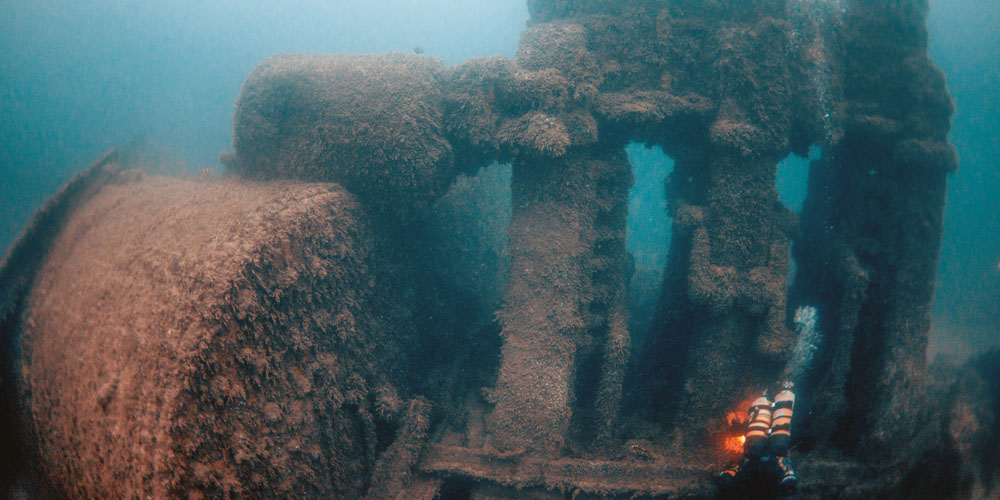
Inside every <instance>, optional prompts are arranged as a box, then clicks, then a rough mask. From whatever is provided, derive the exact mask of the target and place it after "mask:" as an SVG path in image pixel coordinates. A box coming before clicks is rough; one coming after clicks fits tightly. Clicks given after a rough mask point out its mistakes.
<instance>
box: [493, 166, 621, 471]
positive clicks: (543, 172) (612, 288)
mask: <svg viewBox="0 0 1000 500" xmlns="http://www.w3.org/2000/svg"><path fill="white" fill-rule="evenodd" d="M631 184H632V174H631V170H630V166H629V164H628V159H627V157H626V155H625V153H624V150H623V148H621V147H613V148H605V149H597V148H594V149H587V150H578V151H571V152H570V153H568V154H567V155H566V156H565V157H563V158H559V159H541V158H521V159H519V160H518V161H516V162H515V163H514V171H513V179H512V186H511V188H512V197H513V214H512V220H511V225H510V233H509V234H510V258H511V267H510V283H509V288H508V291H507V296H506V303H505V305H504V307H503V310H502V311H501V312H500V313H499V317H500V320H501V323H502V325H503V331H502V337H503V347H502V351H501V361H500V373H499V377H498V380H497V385H496V387H495V388H494V390H493V393H492V400H493V402H494V403H495V405H496V406H495V410H494V412H493V415H492V427H493V438H494V446H495V447H496V448H498V449H499V450H500V451H511V452H513V451H522V450H524V451H529V452H532V453H537V454H542V455H550V456H554V455H558V454H559V452H560V451H561V449H562V446H563V444H564V442H565V441H566V438H567V433H568V432H569V431H570V427H571V422H574V423H573V426H574V427H578V426H579V427H581V428H593V426H594V425H595V424H596V425H598V426H599V427H606V426H608V425H610V424H611V421H612V420H613V416H614V414H615V413H616V412H617V407H618V404H619V400H618V398H619V394H620V391H621V378H622V373H623V371H624V365H625V362H626V360H627V353H628V349H629V346H628V344H629V342H628V331H627V329H626V327H625V325H626V320H625V310H624V293H625V286H624V263H625V218H626V211H627V205H626V204H627V198H628V188H629V187H630V186H631ZM574 412H577V413H576V414H574Z"/></svg>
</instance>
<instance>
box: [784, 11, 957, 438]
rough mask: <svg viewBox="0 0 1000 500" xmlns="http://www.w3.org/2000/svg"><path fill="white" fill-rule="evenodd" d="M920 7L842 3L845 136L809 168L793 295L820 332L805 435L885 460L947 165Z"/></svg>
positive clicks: (937, 88)
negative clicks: (813, 308)
mask: <svg viewBox="0 0 1000 500" xmlns="http://www.w3.org/2000/svg"><path fill="white" fill-rule="evenodd" d="M926 10H927V3H926V1H924V0H907V1H895V2H881V1H874V0H856V1H852V2H850V3H849V4H848V9H847V13H846V18H845V23H844V29H843V30H842V31H841V34H840V38H839V39H838V40H837V52H836V53H835V55H836V57H837V58H838V59H837V61H836V63H837V64H838V65H839V68H840V71H841V74H842V80H843V81H842V85H843V88H842V92H843V101H844V103H845V105H844V110H845V114H844V116H843V117H842V120H841V121H842V127H843V130H842V134H841V135H840V137H839V139H838V140H837V141H836V142H835V143H834V144H832V145H831V146H830V147H828V148H827V149H826V150H825V151H824V155H823V159H822V160H821V161H818V162H815V163H814V165H813V167H812V170H811V173H810V192H809V196H808V198H807V201H806V204H805V206H804V210H803V235H802V240H801V244H799V245H797V247H796V261H797V262H798V264H799V269H800V271H799V275H800V278H799V279H798V280H797V283H796V287H795V290H794V294H793V297H795V300H796V301H797V302H802V303H807V302H810V303H815V304H817V305H818V306H819V312H820V320H821V328H822V331H823V332H824V339H823V342H824V346H823V347H822V349H821V351H820V352H821V355H820V356H819V357H818V359H817V360H816V365H815V366H814V369H813V376H812V378H811V380H810V381H809V386H808V387H807V390H808V391H809V392H810V393H811V394H809V395H808V397H807V399H806V400H805V401H804V403H805V404H806V405H809V404H810V403H811V401H821V402H822V404H815V405H813V406H812V407H811V408H810V411H812V414H813V415H814V417H813V418H811V419H808V420H805V421H804V422H803V424H804V425H803V426H802V429H803V431H804V432H803V434H804V435H805V436H806V437H807V438H808V439H809V440H810V441H814V440H815V441H819V442H825V441H827V440H830V441H832V442H834V443H835V444H838V445H840V446H841V447H843V448H846V449H849V450H856V451H861V452H863V453H865V454H868V453H869V452H879V451H881V452H884V451H886V450H887V449H890V447H888V446H886V445H888V444H892V443H895V442H897V441H896V439H897V438H905V437H908V436H910V435H911V434H912V432H913V429H915V428H916V427H917V424H918V423H919V421H920V419H921V416H920V415H919V414H918V413H919V411H920V410H919V409H920V408H921V407H923V405H922V404H921V403H920V398H921V397H922V396H923V395H924V389H923V387H924V384H923V376H924V368H925V363H926V361H925V356H926V349H927V339H928V333H929V330H930V305H931V301H932V299H933V293H934V279H935V272H936V267H937V256H938V248H939V245H940V240H941V223H942V215H943V208H944V198H945V181H946V176H947V173H948V172H951V171H953V170H954V169H955V167H956V156H955V153H954V149H953V148H952V146H951V145H950V144H948V142H947V134H948V130H949V128H950V116H951V113H952V103H951V100H950V98H949V96H948V93H947V91H946V89H945V85H944V78H943V75H941V73H940V71H939V70H938V69H937V68H935V67H934V66H933V64H932V63H931V62H930V60H929V59H928V57H927V31H926V26H925V22H926ZM857 54H866V57H863V58H862V57H857ZM861 448H863V449H861Z"/></svg>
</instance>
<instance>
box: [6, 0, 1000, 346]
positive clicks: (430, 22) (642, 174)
mask: <svg viewBox="0 0 1000 500" xmlns="http://www.w3.org/2000/svg"><path fill="white" fill-rule="evenodd" d="M0 12H2V14H0V248H4V249H5V248H7V247H8V246H9V245H10V243H11V242H12V241H13V239H14V238H15V237H16V235H17V234H18V232H19V231H20V230H21V229H22V228H23V226H24V224H25V223H26V221H27V220H28V218H29V217H30V215H31V214H32V213H33V212H34V210H36V209H37V208H38V206H39V205H40V204H41V202H42V201H43V200H44V199H45V197H47V196H48V195H50V194H52V193H53V192H54V191H55V190H56V189H57V188H58V186H59V185H61V184H62V183H63V182H65V181H66V180H67V179H68V178H69V176H71V175H72V174H73V173H74V172H76V171H78V170H79V169H80V168H82V167H83V166H84V165H86V164H87V163H88V162H89V161H90V160H92V159H93V158H95V157H96V156H97V154H98V153H99V152H101V151H103V150H106V149H108V148H110V147H112V146H116V145H124V144H128V143H130V142H133V143H134V142H135V141H137V140H139V141H141V142H143V143H147V144H152V145H154V146H156V147H159V148H161V149H162V150H165V151H171V152H172V153H170V156H171V157H172V158H173V161H174V162H175V163H176V164H177V165H178V167H177V168H178V169H179V170H185V171H189V172H196V171H198V170H200V169H201V168H203V167H209V166H214V165H215V164H216V162H217V161H216V159H217V155H218V153H219V151H220V150H223V149H229V148H230V146H229V144H230V141H231V120H232V109H233V103H234V101H235V100H236V97H237V96H238V94H239V90H240V85H241V84H242V82H243V80H244V78H245V77H246V76H247V75H248V74H249V73H250V71H251V70H252V69H253V67H254V66H255V64H256V63H257V62H259V61H260V60H262V59H264V58H265V57H267V56H269V55H272V54H274V53H277V52H290V53H334V52H337V53H369V52H388V51H404V52H409V51H412V50H414V48H415V47H419V48H420V49H421V50H422V51H423V53H424V54H426V55H432V56H436V57H440V58H441V59H442V60H443V61H444V62H445V63H446V64H455V63H458V62H460V61H462V60H464V59H467V58H470V57H476V56H487V55H494V54H500V55H505V56H509V57H513V55H514V53H515V50H516V48H517V40H518V34H519V33H520V31H521V30H522V29H523V28H524V25H525V22H526V20H527V17H528V12H527V7H526V5H525V1H524V0H461V1H460V0H386V1H363V0H339V1H336V2H330V1H321V0H311V1H305V2H297V5H296V6H295V7H289V6H286V5H285V3H283V2H266V1H263V0H251V1H236V0H224V1H215V2H199V1H192V0H172V1H168V2H145V1H138V0H133V1H127V0H89V1H86V0H85V1H68V0H41V1H32V0H5V1H4V2H3V4H2V9H0ZM929 23H930V30H931V54H932V57H933V59H934V60H935V62H936V63H937V64H938V65H939V66H940V67H941V68H942V69H943V70H944V71H945V73H946V75H947V78H948V85H949V89H950V90H951V92H952V94H953V96H954V98H955V102H956V106H957V111H956V114H955V116H954V128H953V134H952V140H953V142H954V144H955V145H956V147H957V148H958V151H959V155H960V157H961V165H960V168H959V171H958V172H957V173H956V174H954V175H952V176H951V178H950V179H949V191H948V196H949V199H948V206H947V220H946V227H945V238H944V242H943V245H942V253H941V263H940V276H939V284H938V293H937V298H936V302H935V309H934V328H935V331H934V336H933V341H932V346H931V348H932V351H933V352H934V353H938V352H941V353H946V354H950V355H954V356H958V357H963V356H966V355H968V354H969V353H971V352H974V351H976V350H978V349H981V348H982V347H984V346H986V345H990V344H996V343H998V342H1000V341H998V340H997V339H1000V326H998V325H1000V299H998V297H1000V210H998V209H1000V204H998V202H997V200H1000V164H998V161H997V158H1000V140H998V137H1000V69H998V68H1000V65H998V62H1000V36H998V33H1000V29H998V28H997V26H1000V2H996V1H992V0H990V1H984V0H933V1H932V8H931V13H930V20H929ZM630 153H631V154H632V157H633V161H634V163H635V166H636V172H635V173H636V180H637V184H636V187H635V188H634V190H633V194H632V197H631V200H630V201H631V207H632V213H631V214H630V215H631V216H630V232H629V246H630V249H631V250H632V252H633V254H634V255H635V259H636V265H637V269H639V270H640V271H642V270H652V271H650V272H652V273H654V274H655V272H656V270H657V269H662V266H663V258H664V254H665V251H666V245H667V241H668V240H669V220H667V218H666V216H665V208H664V207H665V200H663V178H664V176H665V175H667V173H668V172H669V171H670V169H671V168H672V166H671V163H670V161H669V159H667V158H666V157H664V156H663V155H662V153H659V152H658V151H656V150H646V149H644V148H642V147H641V146H634V147H632V148H630ZM806 165H807V162H806V161H805V160H802V159H790V160H789V161H788V162H786V163H784V164H783V165H782V167H781V169H780V171H779V189H780V190H781V194H782V200H783V201H784V202H785V203H786V204H788V205H789V206H790V207H792V208H793V209H798V208H799V207H800V205H801V200H802V197H803V195H804V192H805V182H806V175H807V168H806Z"/></svg>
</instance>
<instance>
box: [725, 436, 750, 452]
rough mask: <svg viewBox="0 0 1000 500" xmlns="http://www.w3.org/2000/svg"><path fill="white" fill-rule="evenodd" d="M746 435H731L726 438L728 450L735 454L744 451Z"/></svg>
mask: <svg viewBox="0 0 1000 500" xmlns="http://www.w3.org/2000/svg"><path fill="white" fill-rule="evenodd" d="M746 439H747V438H746V437H744V436H743V435H742V434H740V435H739V436H730V437H727V438H726V443H725V446H726V451H727V452H729V453H732V454H734V455H739V454H740V453H743V443H744V442H745V441H746Z"/></svg>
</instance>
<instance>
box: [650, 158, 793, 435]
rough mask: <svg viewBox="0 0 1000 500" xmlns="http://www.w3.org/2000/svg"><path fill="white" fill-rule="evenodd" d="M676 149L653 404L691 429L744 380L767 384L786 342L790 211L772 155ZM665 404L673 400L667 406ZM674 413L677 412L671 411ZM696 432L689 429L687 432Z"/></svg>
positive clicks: (718, 412) (719, 411)
mask: <svg viewBox="0 0 1000 500" xmlns="http://www.w3.org/2000/svg"><path fill="white" fill-rule="evenodd" d="M702 153H703V154H702V155H698V154H697V151H696V150H691V151H690V152H689V154H688V155H686V156H682V157H678V159H677V162H676V164H675V171H674V174H673V176H672V177H671V181H670V184H669V187H668V189H669V195H668V197H669V198H670V199H671V200H672V203H673V207H672V211H673V213H674V214H675V225H674V236H673V240H672V246H671V254H672V255H671V259H670V262H669V263H668V269H667V275H666V278H665V285H664V295H663V299H662V300H663V303H662V305H661V313H660V314H661V320H660V321H661V322H660V323H659V324H658V325H657V328H658V329H660V331H659V332H658V335H659V340H657V341H656V342H655V343H653V344H651V345H650V346H649V348H651V349H653V350H655V351H656V352H659V353H661V356H662V358H663V359H662V361H661V363H660V364H659V365H657V364H655V363H654V364H652V365H651V366H650V370H649V372H648V375H649V376H651V377H659V378H661V379H662V380H663V382H662V384H663V385H662V386H661V391H657V392H659V393H660V394H663V400H662V401H653V402H652V403H653V404H652V405H651V406H652V407H653V408H654V409H655V411H660V412H664V414H665V415H667V416H668V420H669V416H675V417H676V419H674V420H673V421H674V422H675V424H676V425H679V426H681V427H682V428H684V430H685V434H686V435H689V436H691V437H695V436H700V437H704V436H705V435H706V433H708V432H710V431H711V429H710V428H707V427H706V422H710V421H712V420H713V419H721V418H723V417H724V416H725V412H726V410H727V408H728V407H729V406H730V405H732V404H733V403H734V398H735V399H737V400H738V399H739V398H740V397H742V396H743V393H744V391H746V390H747V389H748V388H751V387H755V386H760V385H762V384H770V383H773V382H774V381H773V380H768V379H767V378H766V377H769V376H771V377H773V376H775V375H776V374H777V373H780V368H781V362H782V361H783V354H785V352H786V350H787V347H788V344H789V341H790V339H789V332H788V330H787V328H785V326H784V324H783V321H784V315H785V286H786V279H787V278H786V276H787V272H788V262H789V243H788V241H789V240H788V233H790V232H792V230H793V229H794V222H793V221H794V218H793V217H790V214H789V213H788V211H787V209H785V208H784V207H783V206H782V205H781V204H780V203H779V202H778V193H777V190H776V188H775V182H774V179H775V174H776V159H775V158H774V156H772V155H752V156H744V155H739V154H734V153H732V152H729V151H726V150H724V149H719V148H706V149H704V150H702ZM671 407H673V408H671ZM675 412H677V413H675ZM691 432H694V435H691V434H690V433H691Z"/></svg>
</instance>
